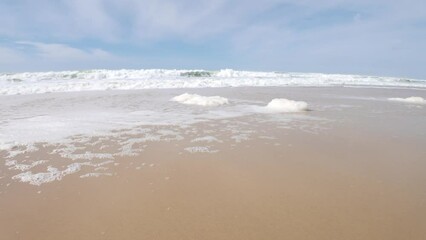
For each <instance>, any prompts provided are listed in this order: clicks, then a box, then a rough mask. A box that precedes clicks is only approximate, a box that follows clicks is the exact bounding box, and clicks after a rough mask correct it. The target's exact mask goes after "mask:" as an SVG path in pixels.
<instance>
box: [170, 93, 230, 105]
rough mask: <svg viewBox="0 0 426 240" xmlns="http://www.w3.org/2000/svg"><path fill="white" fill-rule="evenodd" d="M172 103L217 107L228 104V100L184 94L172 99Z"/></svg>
mask: <svg viewBox="0 0 426 240" xmlns="http://www.w3.org/2000/svg"><path fill="white" fill-rule="evenodd" d="M171 100H172V101H175V102H179V103H183V104H188V105H198V106H204V107H216V106H220V105H224V104H228V103H229V101H228V99H226V98H224V97H219V96H212V97H205V96H201V95H198V94H189V93H184V94H182V95H179V96H176V97H174V98H172V99H171Z"/></svg>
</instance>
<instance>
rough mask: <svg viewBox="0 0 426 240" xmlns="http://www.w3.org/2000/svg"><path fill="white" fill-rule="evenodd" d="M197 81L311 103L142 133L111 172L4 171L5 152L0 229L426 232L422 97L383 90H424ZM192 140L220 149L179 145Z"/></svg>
mask: <svg viewBox="0 0 426 240" xmlns="http://www.w3.org/2000/svg"><path fill="white" fill-rule="evenodd" d="M194 92H201V93H205V95H209V94H218V95H220V96H225V97H232V96H233V97H234V98H238V97H241V98H244V99H250V100H253V101H262V100H265V101H267V99H270V97H271V96H274V97H275V96H278V97H279V96H286V97H287V98H290V99H301V100H305V101H307V102H308V103H310V107H311V109H312V111H311V112H308V113H301V114H292V117H291V123H288V122H287V120H288V119H286V121H285V122H286V124H285V125H283V124H282V122H280V121H275V119H273V120H271V119H270V117H268V119H264V117H253V116H242V117H238V118H235V119H234V118H231V119H227V120H226V121H223V122H218V123H217V122H216V123H215V124H212V123H211V122H205V123H197V124H193V125H191V127H190V128H189V129H194V131H203V130H210V131H215V130H216V132H213V133H210V135H215V136H217V137H218V139H220V140H221V141H222V142H214V143H208V144H207V143H203V144H198V143H197V144H195V143H193V142H191V139H193V138H194V137H195V136H192V135H191V134H192V132H191V131H187V132H185V133H182V135H183V137H184V139H183V140H180V141H177V140H170V141H157V142H149V143H147V146H146V147H145V148H144V151H143V152H140V153H139V154H138V155H136V156H123V157H115V158H114V162H115V163H119V165H117V166H114V168H111V169H109V170H108V171H109V172H110V173H112V174H113V175H112V176H100V177H97V178H96V177H93V178H80V176H81V175H82V174H83V173H85V172H84V169H83V170H82V172H81V174H70V175H67V176H65V177H64V178H63V179H62V180H61V181H53V182H51V183H46V184H42V185H41V186H34V185H30V184H28V183H21V182H18V181H16V180H15V181H11V180H10V177H11V176H12V175H13V174H12V173H10V172H9V171H6V167H5V166H4V165H3V163H2V165H1V166H0V168H3V169H2V173H3V174H4V175H5V177H4V178H2V179H0V184H1V185H0V186H1V190H0V191H1V193H0V236H2V237H1V239H419V240H420V239H426V174H425V170H426V161H425V159H426V148H425V147H424V146H425V144H426V106H418V105H410V104H402V103H390V102H387V101H386V100H385V99H386V98H387V97H394V96H405V95H409V96H411V95H416V96H423V97H424V96H425V91H422V90H419V91H416V90H398V89H347V88H252V89H250V88H248V89H244V88H236V89H216V90H214V89H213V90H212V89H208V90H194ZM372 96H373V97H374V98H375V99H371V97H372ZM306 116H307V117H312V118H315V119H310V118H308V119H305V118H304V117H306ZM274 118H275V117H274ZM229 125H236V126H237V128H239V129H240V130H241V129H246V130H247V131H246V132H250V131H251V132H250V137H248V138H247V139H244V136H243V138H242V140H236V139H235V138H232V136H233V135H235V134H237V135H238V134H240V135H241V132H237V133H235V134H234V133H232V132H230V130H229V129H228V128H226V126H229ZM186 129H187V128H186ZM221 129H223V130H224V131H221ZM201 135H202V134H201ZM197 136H198V135H197ZM197 145H209V146H211V149H214V150H215V151H217V152H211V153H191V152H188V151H185V150H183V149H185V148H187V147H190V146H197ZM89 148H93V147H92V146H90V147H89ZM43 151H47V150H46V149H42V150H41V151H39V152H35V153H29V155H30V157H32V158H34V159H36V158H37V159H38V158H39V157H40V156H38V157H37V155H43V154H44V153H43ZM49 151H50V150H49ZM104 151H105V152H108V149H105V150H104ZM2 156H3V158H5V157H4V156H5V155H2ZM59 160H60V159H58V161H59ZM52 161H53V160H52ZM89 172H90V171H89ZM7 184H9V185H8V186H7Z"/></svg>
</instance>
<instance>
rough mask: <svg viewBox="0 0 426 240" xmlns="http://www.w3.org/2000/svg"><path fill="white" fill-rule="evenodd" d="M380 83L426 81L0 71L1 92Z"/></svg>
mask: <svg viewBox="0 0 426 240" xmlns="http://www.w3.org/2000/svg"><path fill="white" fill-rule="evenodd" d="M247 86H251V87H267V86H379V87H416V88H426V81H424V80H415V79H404V78H392V77H373V76H360V75H341V74H321V73H282V72H251V71H235V70H231V69H224V70H220V71H205V70H165V69H147V70H126V69H123V70H89V71H63V72H26V73H13V74H10V73H3V74H0V95H16V94H39V93H49V92H78V91H103V90H114V89H116V90H132V89H158V88H209V87H247Z"/></svg>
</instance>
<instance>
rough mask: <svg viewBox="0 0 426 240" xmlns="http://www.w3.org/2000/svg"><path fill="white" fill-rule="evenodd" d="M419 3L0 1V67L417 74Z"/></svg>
mask: <svg viewBox="0 0 426 240" xmlns="http://www.w3.org/2000/svg"><path fill="white" fill-rule="evenodd" d="M425 9H426V1H424V0H405V1H401V0H322V1H321V0H261V1H260V0H37V1H35V0H1V1H0V72H23V71H59V70H86V69H123V68H126V69H149V68H167V69H206V70H218V69H225V68H232V69H236V70H252V71H283V72H322V73H342V74H363V75H376V76H395V77H410V78H420V79H426V10H425Z"/></svg>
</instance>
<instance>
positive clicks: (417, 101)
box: [388, 97, 426, 104]
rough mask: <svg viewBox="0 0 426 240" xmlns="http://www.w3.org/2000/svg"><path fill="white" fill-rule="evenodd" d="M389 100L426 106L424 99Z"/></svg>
mask: <svg viewBox="0 0 426 240" xmlns="http://www.w3.org/2000/svg"><path fill="white" fill-rule="evenodd" d="M388 100H390V101H397V102H405V103H415V104H426V100H425V99H424V98H422V97H408V98H388Z"/></svg>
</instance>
